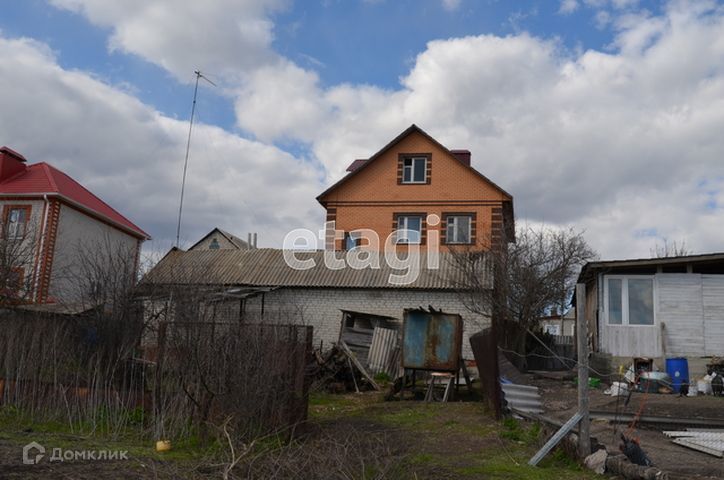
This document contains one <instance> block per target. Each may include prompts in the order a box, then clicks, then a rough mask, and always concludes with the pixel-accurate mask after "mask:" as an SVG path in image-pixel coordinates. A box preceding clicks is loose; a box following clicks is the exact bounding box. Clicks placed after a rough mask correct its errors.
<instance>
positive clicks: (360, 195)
mask: <svg viewBox="0 0 724 480" xmlns="http://www.w3.org/2000/svg"><path fill="white" fill-rule="evenodd" d="M470 159H471V154H470V152H469V151H468V150H448V149H447V148H446V147H445V146H443V145H441V144H440V143H439V142H438V141H437V140H435V139H434V138H432V137H431V136H430V135H428V134H427V133H425V132H424V131H423V130H422V129H421V128H419V127H418V126H416V125H412V126H410V127H409V128H408V129H407V130H405V131H404V132H402V133H401V134H400V135H399V136H397V138H395V139H394V140H392V141H391V142H390V143H388V144H387V145H386V146H384V147H383V148H382V149H381V150H380V151H378V152H377V153H375V154H374V155H372V156H371V157H370V158H368V159H359V160H355V161H354V162H352V164H351V165H350V166H349V167H348V169H347V171H348V172H349V173H348V174H347V175H346V176H345V177H344V178H342V179H341V180H339V181H338V182H337V183H335V184H334V185H332V186H331V187H329V188H328V189H327V190H325V191H324V192H323V193H322V194H321V195H319V196H318V197H317V200H318V201H319V203H320V204H322V206H323V207H324V208H325V209H326V211H327V222H335V228H336V229H337V230H338V231H341V232H343V233H342V234H338V238H336V239H334V233H333V231H332V229H328V230H327V234H326V239H325V248H327V249H332V248H334V249H336V250H345V249H349V248H353V247H355V246H359V245H365V246H370V247H371V248H374V249H380V250H381V249H382V248H383V247H384V242H385V240H386V239H388V238H389V239H390V241H392V242H393V243H396V244H397V245H400V244H403V245H409V244H419V245H420V246H427V247H428V248H436V249H439V250H441V251H446V250H448V249H451V248H454V249H460V248H467V249H471V250H487V249H489V248H490V247H491V246H494V245H500V244H503V243H504V242H513V241H514V238H515V233H514V216H513V197H512V196H511V195H510V194H508V193H507V192H505V190H503V189H502V188H500V187H499V186H498V185H496V184H495V183H493V182H492V181H491V180H490V179H488V178H487V177H485V176H484V175H483V174H482V173H480V172H479V171H477V170H476V169H474V168H473V167H472V166H471V164H470ZM359 229H370V230H373V231H374V232H376V233H377V235H378V236H379V238H380V244H379V245H378V246H377V247H378V248H375V247H376V246H375V245H369V241H367V240H363V239H362V238H361V237H362V236H363V233H361V232H359ZM393 232H395V234H394V235H393ZM398 248H399V247H398ZM401 248H405V247H404V246H403V247H401Z"/></svg>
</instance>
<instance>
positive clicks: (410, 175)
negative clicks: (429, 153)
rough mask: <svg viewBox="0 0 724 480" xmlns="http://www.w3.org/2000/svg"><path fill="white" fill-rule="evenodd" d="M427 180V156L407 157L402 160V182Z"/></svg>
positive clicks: (422, 181)
mask: <svg viewBox="0 0 724 480" xmlns="http://www.w3.org/2000/svg"><path fill="white" fill-rule="evenodd" d="M426 182H427V157H408V158H405V159H404V160H403V161H402V183H426Z"/></svg>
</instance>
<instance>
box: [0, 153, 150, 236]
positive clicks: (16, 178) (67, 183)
mask: <svg viewBox="0 0 724 480" xmlns="http://www.w3.org/2000/svg"><path fill="white" fill-rule="evenodd" d="M0 195H28V196H30V195H32V196H36V195H37V196H42V195H52V196H58V197H60V198H62V199H63V200H65V201H66V202H68V203H69V204H71V205H73V206H76V207H79V208H80V209H81V210H84V211H86V212H88V213H90V214H91V215H95V216H97V217H100V218H102V219H104V220H107V221H108V222H110V223H111V224H112V225H114V226H115V227H117V228H119V229H121V230H124V231H126V232H128V233H130V234H131V235H133V236H135V237H138V238H141V239H149V238H151V237H150V236H149V235H148V234H147V233H146V232H144V231H143V230H141V229H140V228H139V227H138V226H137V225H136V224H134V223H133V222H131V221H130V220H128V219H127V218H126V217H124V216H123V215H121V214H120V213H119V212H118V211H116V210H115V209H113V208H112V207H111V206H110V205H108V204H107V203H106V202H104V201H103V200H101V199H100V198H98V197H97V196H95V195H94V194H93V193H91V192H90V191H89V190H88V189H87V188H85V187H84V186H83V185H81V184H80V183H78V182H76V181H75V180H73V179H72V178H71V177H70V176H68V175H67V174H65V173H64V172H62V171H60V170H58V169H57V168H55V167H53V166H52V165H49V164H47V163H45V162H40V163H35V164H33V165H28V166H27V168H25V170H24V171H22V172H20V173H18V174H16V175H13V176H12V177H10V178H8V179H6V180H4V181H2V182H0Z"/></svg>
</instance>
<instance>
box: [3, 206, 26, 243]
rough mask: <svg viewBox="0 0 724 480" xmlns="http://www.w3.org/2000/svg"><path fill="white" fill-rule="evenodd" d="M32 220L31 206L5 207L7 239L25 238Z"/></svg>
mask: <svg viewBox="0 0 724 480" xmlns="http://www.w3.org/2000/svg"><path fill="white" fill-rule="evenodd" d="M29 218H30V206H20V207H5V218H4V220H5V238H8V239H10V240H13V239H17V238H23V237H25V233H26V230H27V225H28V219H29Z"/></svg>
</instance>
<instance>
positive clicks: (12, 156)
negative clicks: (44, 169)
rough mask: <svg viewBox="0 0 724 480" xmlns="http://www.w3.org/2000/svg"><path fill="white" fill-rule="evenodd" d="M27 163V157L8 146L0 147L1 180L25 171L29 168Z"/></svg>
mask: <svg viewBox="0 0 724 480" xmlns="http://www.w3.org/2000/svg"><path fill="white" fill-rule="evenodd" d="M25 163H26V160H25V157H23V156H22V155H20V154H19V153H18V152H16V151H15V150H13V149H11V148H8V147H2V148H0V182H2V181H5V180H7V179H8V178H10V177H12V176H14V175H17V174H18V173H20V172H24V171H25V169H26V168H28V167H27V166H26V165H25Z"/></svg>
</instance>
